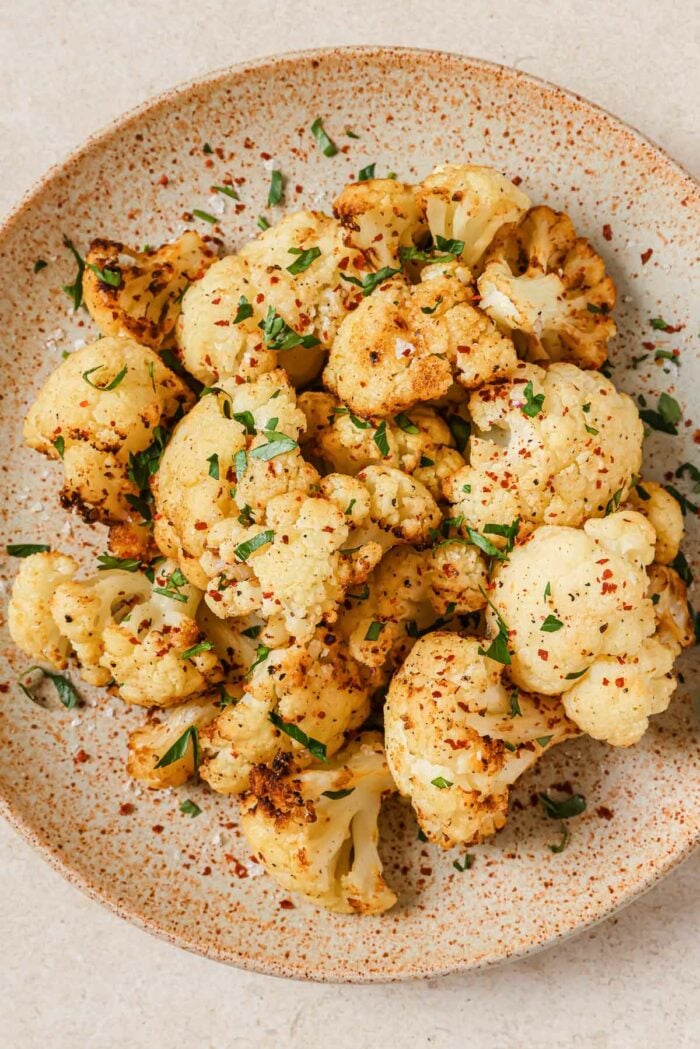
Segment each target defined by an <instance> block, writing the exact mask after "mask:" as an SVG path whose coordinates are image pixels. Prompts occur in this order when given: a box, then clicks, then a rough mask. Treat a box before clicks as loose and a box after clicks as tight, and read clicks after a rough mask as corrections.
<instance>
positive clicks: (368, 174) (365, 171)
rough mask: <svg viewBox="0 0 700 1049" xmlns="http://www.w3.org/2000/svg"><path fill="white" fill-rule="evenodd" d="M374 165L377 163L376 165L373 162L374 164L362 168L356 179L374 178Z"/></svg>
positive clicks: (367, 179) (367, 180)
mask: <svg viewBox="0 0 700 1049" xmlns="http://www.w3.org/2000/svg"><path fill="white" fill-rule="evenodd" d="M376 167H377V165H376V163H374V164H368V165H367V167H366V168H362V170H361V171H359V172H358V175H357V181H358V182H369V180H370V179H373V178H374V172H375V169H376Z"/></svg>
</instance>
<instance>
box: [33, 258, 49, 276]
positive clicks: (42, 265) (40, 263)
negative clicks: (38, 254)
mask: <svg viewBox="0 0 700 1049" xmlns="http://www.w3.org/2000/svg"><path fill="white" fill-rule="evenodd" d="M47 266H48V262H45V261H44V259H37V260H36V262H35V263H34V272H35V273H41V271H42V270H45V269H46V267H47Z"/></svg>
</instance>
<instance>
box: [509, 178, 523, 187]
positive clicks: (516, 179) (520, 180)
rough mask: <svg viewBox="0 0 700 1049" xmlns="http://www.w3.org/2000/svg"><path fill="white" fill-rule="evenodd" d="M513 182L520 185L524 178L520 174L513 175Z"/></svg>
mask: <svg viewBox="0 0 700 1049" xmlns="http://www.w3.org/2000/svg"><path fill="white" fill-rule="evenodd" d="M511 182H512V183H513V185H514V186H519V185H520V183H521V182H522V179H521V177H520V175H515V176H514V177H513V178H512V179H511Z"/></svg>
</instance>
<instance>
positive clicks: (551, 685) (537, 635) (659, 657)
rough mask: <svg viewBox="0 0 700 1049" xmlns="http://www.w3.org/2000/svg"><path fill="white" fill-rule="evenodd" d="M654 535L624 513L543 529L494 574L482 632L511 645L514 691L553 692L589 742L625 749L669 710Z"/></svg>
mask: <svg viewBox="0 0 700 1049" xmlns="http://www.w3.org/2000/svg"><path fill="white" fill-rule="evenodd" d="M654 542H655V535H654V530H653V528H652V527H651V525H650V524H649V523H648V521H646V520H645V518H644V517H642V515H641V514H638V513H636V512H634V511H632V510H621V511H619V512H618V513H615V514H611V515H610V516H608V517H605V518H603V519H602V520H601V519H591V520H589V521H586V522H585V524H584V525H583V527H582V528H580V529H576V528H562V527H556V526H544V527H541V528H538V529H537V530H536V531H535V532H534V534H533V535H532V536H531V537H530V539H529V541H528V542H527V543H525V544H523V545H522V546H517V547H516V548H515V550H513V551H512V553H511V554H510V557H509V559H508V560H507V561H505V562H499V563H498V565H497V566H496V568H495V570H494V574H493V588H492V590H491V592H490V598H491V602H492V604H491V607H490V608H489V611H488V613H487V620H488V626H489V631H490V635H491V636H492V637H493V636H494V635H496V636H499V637H501V638H502V640H503V642H504V643H506V642H507V645H508V647H509V649H510V655H509V657H508V658H509V659H510V672H511V675H512V678H513V680H514V681H515V683H516V684H517V685H519V686H520V687H521V688H524V689H528V690H531V691H537V692H541V693H544V694H545V695H550V696H555V695H559V694H561V697H562V703H563V704H564V708H565V709H566V713H567V715H568V716H569V717H570V718H571V720H572V721H574V722H575V723H576V724H577V725H578V726H579V728H580V729H581V730H582V731H583V732H586V733H588V735H590V736H593V737H594V738H595V739H601V740H606V741H607V742H608V743H610V744H611V745H613V746H629V745H631V744H632V743H636V742H637V741H638V740H639V739H641V737H642V735H643V734H644V732H645V731H646V728H647V726H648V721H649V717H650V716H651V715H652V714H657V713H660V712H661V711H662V710H665V709H666V707H667V706H668V703H669V700H670V697H671V694H672V692H673V690H674V688H675V684H676V683H675V679H674V678H673V677H672V675H671V668H672V665H673V660H674V656H675V655H676V652H677V651H678V647H676V646H669V644H668V643H665V639H664V637H663V635H662V634H659V633H658V632H657V628H656V619H655V614H654V605H653V603H652V601H651V600H650V597H649V596H648V593H647V588H648V583H649V581H648V578H647V573H646V571H645V567H646V566H647V565H649V564H650V563H651V561H652V559H653V556H654Z"/></svg>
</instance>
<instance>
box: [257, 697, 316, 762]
mask: <svg viewBox="0 0 700 1049" xmlns="http://www.w3.org/2000/svg"><path fill="white" fill-rule="evenodd" d="M268 718H269V719H270V721H271V722H272V724H273V725H274V726H275V728H278V729H279V730H280V732H284V734H285V735H287V736H289V738H290V739H293V740H295V742H297V743H301V745H302V747H306V749H307V750H308V752H309V754H312V755H313V757H315V758H318V759H319V760H320V761H325V762H327V761H328V758H327V756H326V744H325V743H321V741H320V740H318V739H314V738H313V737H312V736H307V734H306V733H305V732H304V731H303V730H302V729H300V728H299V726H298V725H292V724H290V723H289V722H288V721H284V720H283V719H282V718H281V717H280V716H279V714H276V713H275V712H274V710H271V711H270V713H269V714H268Z"/></svg>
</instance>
